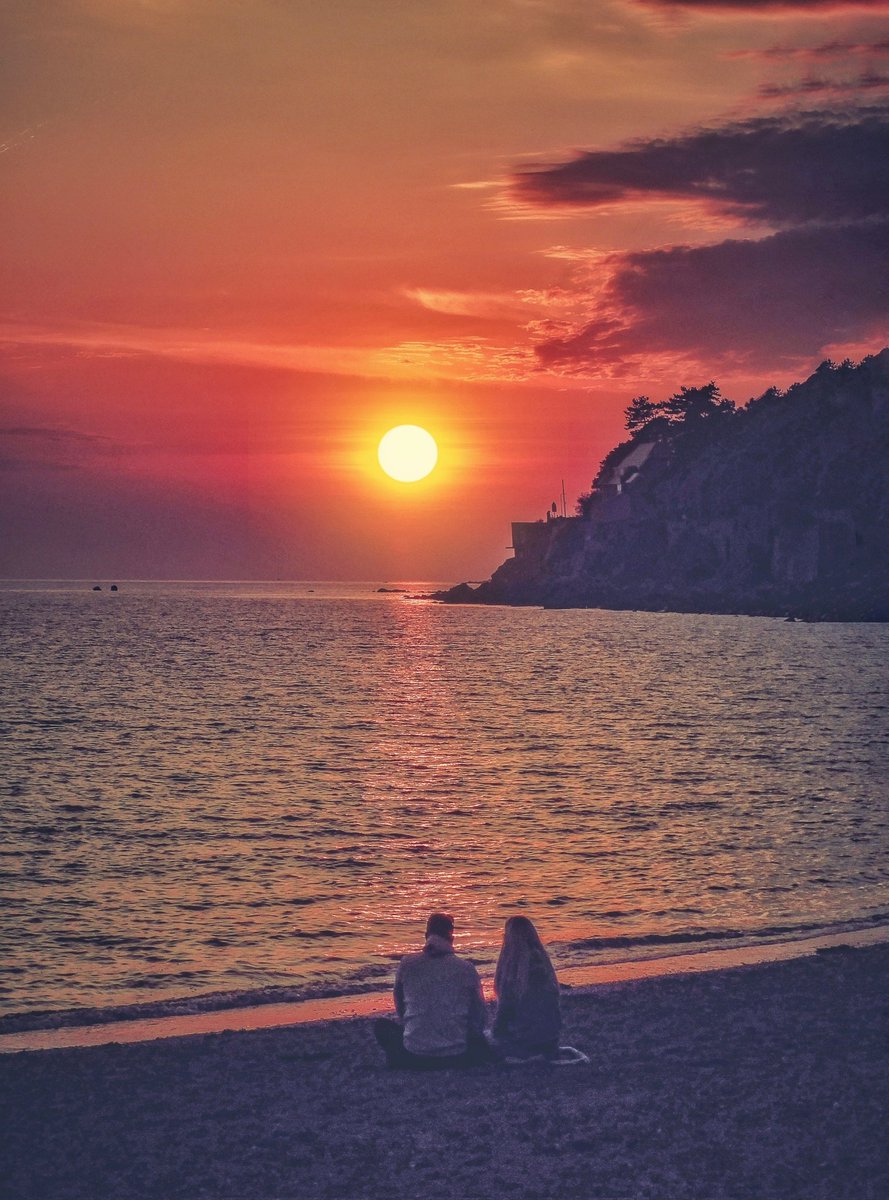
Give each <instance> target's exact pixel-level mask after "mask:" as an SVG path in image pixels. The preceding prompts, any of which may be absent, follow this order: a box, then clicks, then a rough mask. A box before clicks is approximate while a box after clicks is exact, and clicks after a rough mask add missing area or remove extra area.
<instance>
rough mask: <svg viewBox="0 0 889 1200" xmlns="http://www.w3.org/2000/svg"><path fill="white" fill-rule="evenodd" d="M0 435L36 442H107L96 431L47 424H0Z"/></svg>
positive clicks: (106, 439)
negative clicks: (84, 431)
mask: <svg viewBox="0 0 889 1200" xmlns="http://www.w3.org/2000/svg"><path fill="white" fill-rule="evenodd" d="M0 437H20V438H28V439H30V440H33V441H37V442H107V441H108V438H106V437H102V436H101V435H100V434H98V433H81V432H80V431H79V430H77V429H59V428H57V427H53V426H48V425H0Z"/></svg>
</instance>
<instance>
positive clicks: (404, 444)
mask: <svg viewBox="0 0 889 1200" xmlns="http://www.w3.org/2000/svg"><path fill="white" fill-rule="evenodd" d="M377 458H378V459H379V461H380V466H381V467H382V468H383V470H384V471H385V472H386V474H387V475H388V476H390V478H392V479H397V480H398V482H399V483H416V482H417V480H418V479H425V478H426V476H427V475H428V474H429V473H430V471H432V470H433V468H434V467H435V464H436V463H437V462H438V446H437V445H436V443H435V438H434V437H433V436H432V434H431V433H429V432H428V431H427V430H425V429H421V428H420V426H419V425H396V427H395V428H394V429H390V430H389V432H388V433H386V434H384V435H383V437H382V438H381V440H380V445H379V448H378V450H377Z"/></svg>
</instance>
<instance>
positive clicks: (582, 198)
mask: <svg viewBox="0 0 889 1200" xmlns="http://www.w3.org/2000/svg"><path fill="white" fill-rule="evenodd" d="M513 189H514V193H515V195H516V196H517V197H518V198H519V199H520V200H523V201H525V202H527V203H530V204H533V205H536V206H539V207H544V208H546V207H558V206H575V207H588V208H596V207H602V206H605V205H609V206H613V205H616V204H620V203H627V202H638V201H639V200H640V199H645V198H652V199H663V198H674V199H688V200H698V201H705V202H707V203H709V204H711V205H713V206H714V207H715V208H717V209H719V210H721V211H723V212H727V213H731V214H733V215H735V216H742V217H748V218H755V219H759V220H763V221H769V222H772V223H774V224H777V225H794V224H798V223H800V222H805V221H850V220H861V219H866V218H869V217H875V216H880V215H882V214H884V213H885V212H886V209H887V196H889V106H885V105H881V106H873V107H869V108H861V109H857V110H855V111H853V112H850V113H847V114H844V115H837V114H829V113H814V112H813V113H799V114H793V115H781V116H775V117H757V118H752V119H750V120H746V121H739V122H736V123H734V124H730V125H725V126H722V127H721V128H716V129H700V130H696V131H694V132H692V133H689V134H685V135H683V136H679V137H675V138H667V139H659V140H655V141H647V142H635V143H630V144H628V145H625V146H623V147H622V148H619V149H617V150H590V151H585V152H583V153H579V154H577V155H575V157H574V158H572V159H570V160H569V161H568V162H562V163H554V164H552V165H546V166H535V167H532V168H529V169H527V170H524V171H522V172H520V173H518V174H517V175H516V176H515V177H514V180H513Z"/></svg>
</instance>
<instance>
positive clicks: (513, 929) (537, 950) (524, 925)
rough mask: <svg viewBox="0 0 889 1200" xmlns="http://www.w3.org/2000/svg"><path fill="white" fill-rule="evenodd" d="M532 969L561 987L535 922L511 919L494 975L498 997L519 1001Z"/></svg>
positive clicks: (521, 918)
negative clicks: (508, 996)
mask: <svg viewBox="0 0 889 1200" xmlns="http://www.w3.org/2000/svg"><path fill="white" fill-rule="evenodd" d="M532 967H535V968H537V970H538V971H540V972H541V973H542V974H543V975H544V976H546V977H548V978H550V979H551V980H552V982H553V983H554V984H555V986H556V987H558V982H557V980H556V972H555V971H554V969H553V964H552V963H551V962H550V958H549V955H548V954H547V952H546V947H545V946H544V944H543V942H542V941H541V940H540V936H539V934H538V933H537V930H536V929H535V928H534V925H533V922H531V921H529V920H528V918H527V917H510V918H509V920H508V921H507V922H506V927H505V928H504V930H503V945H502V946H501V948H500V957H499V958H498V959H497V970H496V971H495V972H494V993H495V995H496V996H497V997H498V998H500V999H502V998H503V997H504V996H505V995H507V993H508V994H509V995H510V996H512V997H514V998H516V999H518V998H520V997H521V996H523V995H524V994H525V992H526V991H527V988H528V980H529V978H530V976H531V969H532Z"/></svg>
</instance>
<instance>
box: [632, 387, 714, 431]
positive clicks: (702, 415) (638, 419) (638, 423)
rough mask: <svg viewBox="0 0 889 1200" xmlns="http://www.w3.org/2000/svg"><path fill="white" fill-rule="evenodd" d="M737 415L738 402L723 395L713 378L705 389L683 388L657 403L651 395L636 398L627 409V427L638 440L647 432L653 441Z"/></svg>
mask: <svg viewBox="0 0 889 1200" xmlns="http://www.w3.org/2000/svg"><path fill="white" fill-rule="evenodd" d="M733 412H735V404H734V401H733V400H728V399H727V398H726V397H725V396H723V395H722V394H721V392H720V390H719V387H718V385H717V384H715V383H714V382H713V380H712V379H711V381H710V382H709V383H705V384H704V385H703V386H702V387H693V388H690V387H681V388H680V389H679V391H678V392H674V393H673V395H672V396H670V397H669V398H668V399H667V400H659V401H657V402H654V401H652V400H651V399H650V398H649V397H648V396H634V397H633V399H632V400H631V401H630V403H629V404H628V405H627V407H626V408H625V409H624V417H625V418H626V419H625V427H626V428H627V429H628V430H629V431H630V433H631V434H632V440H634V441H636V440H638V439H639V437H640V435H641V434H643V433H645V434H646V437H647V438H649V437H650V435H651V434H653V433H657V434H661V433H666V432H668V431H669V430H671V429H672V430H674V431H675V430H676V429H677V428H678V427H680V426H683V427H688V426H691V425H697V424H699V423H700V422H701V421H707V420H712V419H713V418H714V417H725V416H730V415H731V414H732V413H733Z"/></svg>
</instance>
